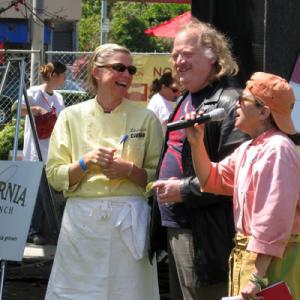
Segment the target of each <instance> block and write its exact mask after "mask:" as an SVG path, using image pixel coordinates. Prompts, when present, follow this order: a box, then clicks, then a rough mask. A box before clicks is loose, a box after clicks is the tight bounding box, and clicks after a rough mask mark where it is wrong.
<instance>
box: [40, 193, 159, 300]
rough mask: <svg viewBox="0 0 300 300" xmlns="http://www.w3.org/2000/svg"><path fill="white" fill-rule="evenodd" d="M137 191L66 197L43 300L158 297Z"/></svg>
mask: <svg viewBox="0 0 300 300" xmlns="http://www.w3.org/2000/svg"><path fill="white" fill-rule="evenodd" d="M148 223H149V207H148V204H147V203H146V201H145V199H144V198H143V197H110V198H97V199H79V198H70V199H68V201H67V204H66V207H65V211H64V216H63V221H62V227H61V230H60V234H59V239H58V245H57V249H56V254H55V258H54V262H53V267H52V270H51V275H50V279H49V283H48V288H47V293H46V298H45V300H67V299H68V300H120V299H124V298H126V299H128V300H158V299H159V291H158V280H157V270H156V263H155V261H154V263H153V266H152V265H150V263H149V259H148V256H147V255H145V253H146V250H147V238H146V237H147V232H148V229H147V227H148Z"/></svg>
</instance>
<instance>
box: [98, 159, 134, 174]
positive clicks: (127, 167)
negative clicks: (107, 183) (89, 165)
mask: <svg viewBox="0 0 300 300" xmlns="http://www.w3.org/2000/svg"><path fill="white" fill-rule="evenodd" d="M132 168H133V165H132V163H131V162H130V161H127V160H124V159H122V158H121V157H116V158H114V159H113V161H112V162H111V163H110V164H109V165H107V166H106V167H102V172H103V174H104V175H105V176H106V177H107V178H109V179H116V178H122V177H123V178H124V177H128V176H129V175H130V173H131V170H132Z"/></svg>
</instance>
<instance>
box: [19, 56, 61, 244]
mask: <svg viewBox="0 0 300 300" xmlns="http://www.w3.org/2000/svg"><path fill="white" fill-rule="evenodd" d="M66 70H67V69H66V66H65V65H64V64H62V63H61V62H58V61H53V62H49V63H47V64H45V65H43V66H41V67H40V75H41V78H42V80H43V84H41V85H36V86H32V87H30V88H29V89H28V90H27V95H28V101H29V105H30V109H31V112H32V114H33V116H34V117H35V116H41V115H44V114H47V113H48V112H50V111H52V112H53V113H55V114H56V116H58V115H59V114H60V112H61V111H62V110H63V109H64V107H65V106H64V101H63V97H62V96H61V95H60V94H59V93H58V92H57V91H55V89H57V88H59V87H62V86H63V85H64V82H65V80H66ZM22 115H26V118H25V127H24V144H23V145H24V146H23V160H29V161H38V160H39V158H38V154H37V151H36V147H35V142H34V138H33V133H32V130H31V126H30V122H29V117H28V116H27V108H26V105H25V102H24V100H23V103H22ZM45 125H46V124H45ZM46 126H47V125H46ZM49 138H50V136H49V137H47V138H39V137H38V142H39V146H40V150H41V154H42V159H43V162H44V163H46V161H47V157H48V147H49ZM42 197H43V195H41V193H40V192H39V193H38V197H37V201H36V204H35V208H34V212H33V216H32V221H31V226H30V230H29V235H28V239H27V241H28V242H30V243H34V244H36V245H42V244H45V238H44V237H43V235H42V230H43V224H44V219H45V212H44V209H43V205H42V200H41V198H42Z"/></svg>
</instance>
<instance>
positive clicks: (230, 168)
mask: <svg viewBox="0 0 300 300" xmlns="http://www.w3.org/2000/svg"><path fill="white" fill-rule="evenodd" d="M294 102H295V97H294V94H293V91H292V88H291V87H290V85H289V84H288V83H287V81H286V80H285V79H283V78H281V77H279V76H276V75H274V74H268V73H263V72H257V73H254V74H253V75H252V76H251V78H250V80H249V81H247V83H246V88H245V89H244V91H243V92H242V94H241V96H240V98H239V100H238V101H237V104H236V120H235V127H236V128H238V129H240V130H241V131H243V132H245V133H247V134H249V135H250V136H251V137H252V139H251V140H250V141H247V142H245V143H243V144H242V145H241V146H240V147H239V148H237V149H236V150H235V151H234V152H233V153H232V154H231V155H229V156H228V157H226V158H225V159H224V160H223V161H221V162H219V163H213V162H211V161H210V160H209V157H208V155H207V153H206V150H205V146H204V143H203V136H204V130H203V128H204V125H198V124H196V125H195V126H193V127H190V128H188V129H187V137H188V140H189V143H190V144H191V149H192V156H193V163H194V167H195V170H196V174H197V177H198V178H199V181H200V183H201V190H202V191H203V192H209V193H216V194H224V195H233V201H234V219H235V226H236V231H237V234H236V237H235V244H236V246H235V248H234V250H233V251H232V254H231V258H230V261H229V263H230V266H231V273H230V287H229V294H230V295H231V296H237V295H241V297H242V299H261V298H260V297H258V296H256V293H257V292H258V291H259V290H260V289H261V288H263V287H264V286H266V285H268V284H272V283H275V282H278V281H280V280H283V281H285V282H287V284H288V286H289V288H290V290H291V293H292V295H293V298H294V299H300V284H299V280H300V155H299V154H298V152H297V150H296V147H295V145H294V143H293V141H292V140H291V139H290V138H289V137H288V135H293V134H295V133H296V130H295V127H294V124H293V122H292V119H291V111H292V108H293V106H294ZM195 116H196V113H191V114H189V115H187V116H186V118H192V119H193V118H195Z"/></svg>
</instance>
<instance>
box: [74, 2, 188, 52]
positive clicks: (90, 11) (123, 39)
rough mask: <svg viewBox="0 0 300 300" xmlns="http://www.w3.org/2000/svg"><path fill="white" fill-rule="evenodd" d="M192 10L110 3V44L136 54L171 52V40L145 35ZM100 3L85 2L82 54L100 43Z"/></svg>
mask: <svg viewBox="0 0 300 300" xmlns="http://www.w3.org/2000/svg"><path fill="white" fill-rule="evenodd" d="M189 10H191V6H190V5H188V4H161V3H145V2H142V3H141V2H138V3H137V2H130V3H129V2H125V1H109V2H108V7H107V14H108V17H109V19H110V31H109V34H108V39H109V42H112V43H117V44H120V45H123V46H126V47H127V48H129V49H130V50H131V51H133V52H170V51H171V47H172V40H169V39H165V38H158V37H149V36H147V35H145V33H144V30H145V29H147V28H149V27H152V26H155V25H158V24H160V23H162V22H164V21H167V20H169V19H171V18H173V17H176V16H178V15H180V14H181V13H183V12H185V11H189ZM100 16H101V1H100V0H94V1H92V0H83V2H82V19H81V20H80V22H79V24H78V33H79V42H78V44H79V50H80V51H93V50H94V49H95V48H96V47H97V46H98V45H99V43H100V27H101V24H100Z"/></svg>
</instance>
